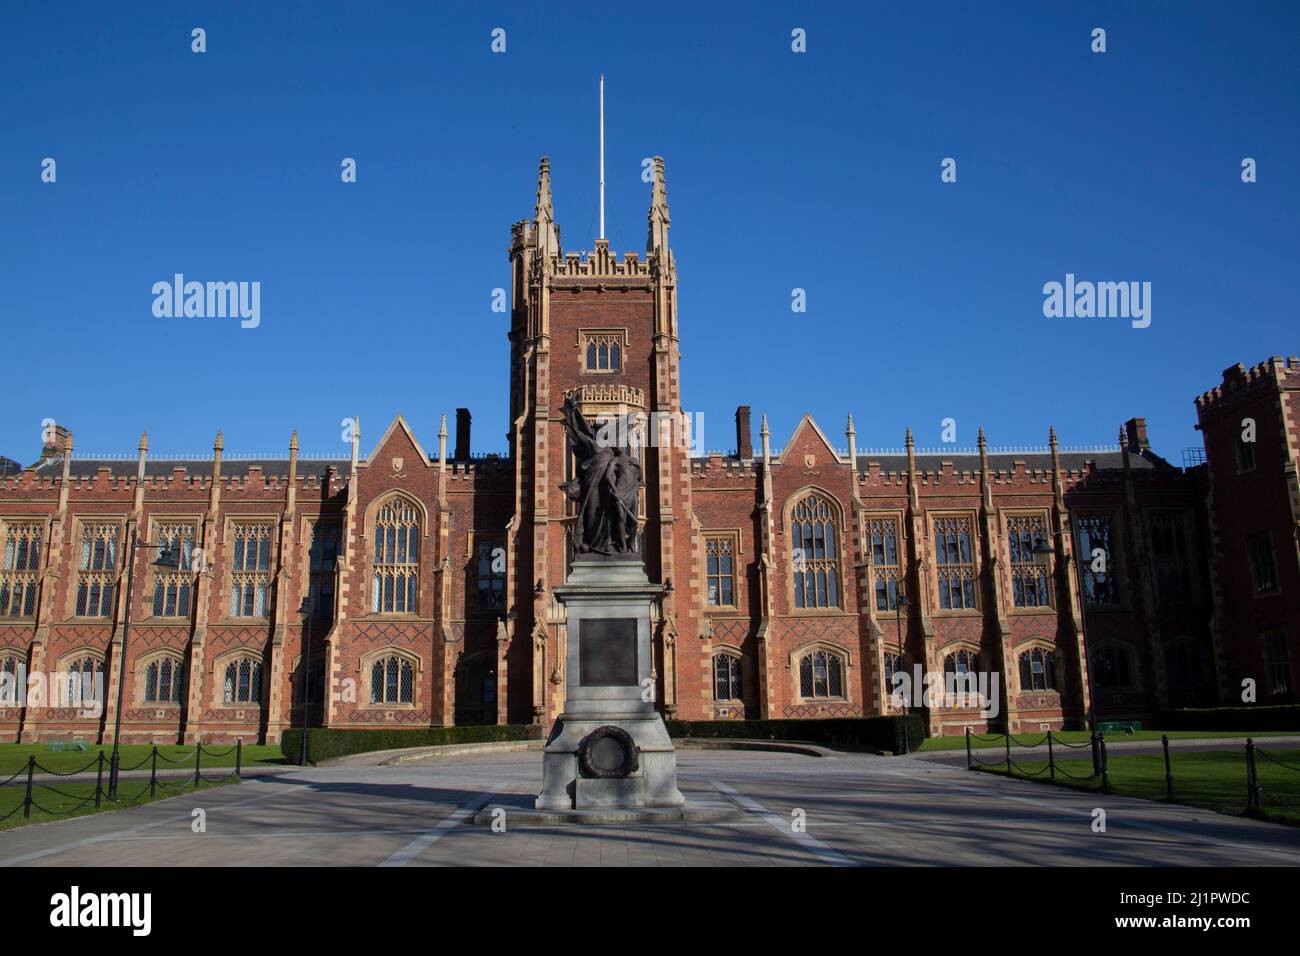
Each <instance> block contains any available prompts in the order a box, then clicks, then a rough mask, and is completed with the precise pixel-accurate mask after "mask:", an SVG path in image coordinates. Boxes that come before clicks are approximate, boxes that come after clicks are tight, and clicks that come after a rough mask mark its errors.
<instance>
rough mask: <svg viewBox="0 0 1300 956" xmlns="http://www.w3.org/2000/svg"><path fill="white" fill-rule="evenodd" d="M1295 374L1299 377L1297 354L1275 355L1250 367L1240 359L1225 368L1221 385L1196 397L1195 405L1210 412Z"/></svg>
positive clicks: (1270, 386)
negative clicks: (1284, 356)
mask: <svg viewBox="0 0 1300 956" xmlns="http://www.w3.org/2000/svg"><path fill="white" fill-rule="evenodd" d="M1293 377H1300V358H1298V357H1296V356H1294V355H1292V356H1290V357H1289V358H1283V357H1282V356H1280V355H1274V356H1273V357H1272V358H1270V359H1267V360H1265V361H1263V362H1260V363H1259V364H1258V365H1253V366H1251V367H1250V368H1246V366H1244V365H1242V364H1241V363H1240V362H1238V363H1237V364H1236V365H1233V366H1231V367H1229V368H1226V369H1224V370H1223V383H1222V384H1220V385H1216V386H1215V387H1214V388H1212V389H1210V390H1209V391H1208V392H1202V393H1201V394H1200V395H1198V396H1197V397H1196V407H1197V408H1198V409H1200V410H1203V411H1208V410H1210V409H1212V408H1214V407H1215V406H1216V405H1219V404H1221V403H1223V402H1225V401H1230V400H1234V399H1236V398H1238V397H1240V396H1244V395H1246V394H1249V393H1253V392H1256V391H1258V390H1260V389H1268V388H1274V387H1277V386H1278V385H1279V384H1282V383H1284V382H1286V381H1287V380H1289V379H1292V378H1293Z"/></svg>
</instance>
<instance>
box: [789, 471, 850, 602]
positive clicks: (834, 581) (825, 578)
mask: <svg viewBox="0 0 1300 956" xmlns="http://www.w3.org/2000/svg"><path fill="white" fill-rule="evenodd" d="M835 514H836V509H835V507H834V506H833V505H832V504H831V502H830V500H829V499H827V498H825V497H824V496H822V495H819V494H817V493H815V492H814V493H812V494H810V495H808V496H806V497H804V498H802V499H801V500H800V501H799V502H798V504H796V505H795V506H794V508H793V509H792V510H791V512H790V574H791V579H792V582H793V585H794V606H795V607H797V608H837V607H839V606H840V561H839V545H838V541H839V528H838V526H837V525H836V523H835Z"/></svg>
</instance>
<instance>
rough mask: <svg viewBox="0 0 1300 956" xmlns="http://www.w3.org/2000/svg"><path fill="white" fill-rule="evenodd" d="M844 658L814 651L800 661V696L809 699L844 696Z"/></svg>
mask: <svg viewBox="0 0 1300 956" xmlns="http://www.w3.org/2000/svg"><path fill="white" fill-rule="evenodd" d="M844 671H845V667H844V658H843V657H841V656H840V655H839V654H836V653H834V652H833V651H821V650H818V651H813V652H811V653H809V654H805V655H804V656H803V657H802V658H800V659H799V696H800V697H804V698H808V699H818V698H838V697H843V696H844Z"/></svg>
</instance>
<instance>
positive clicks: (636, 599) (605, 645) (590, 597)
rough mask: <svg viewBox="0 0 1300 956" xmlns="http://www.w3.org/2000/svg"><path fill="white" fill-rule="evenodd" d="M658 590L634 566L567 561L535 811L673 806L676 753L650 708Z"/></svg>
mask: <svg viewBox="0 0 1300 956" xmlns="http://www.w3.org/2000/svg"><path fill="white" fill-rule="evenodd" d="M661 593H662V588H661V587H660V586H659V585H657V584H651V583H650V580H649V578H647V577H646V574H645V569H644V567H643V566H642V563H641V559H640V558H638V557H631V556H629V557H614V558H606V557H588V556H582V557H579V558H577V559H576V560H575V561H574V562H573V569H572V571H571V572H570V575H569V581H568V583H567V584H564V585H561V586H559V587H557V588H556V589H555V596H556V598H557V599H558V600H560V601H561V602H563V604H564V606H565V610H566V613H567V619H568V645H567V651H568V659H567V666H566V668H565V670H566V681H565V686H566V697H565V703H564V713H562V714H561V715H560V716H559V718H558V719H557V720H556V722H555V726H554V727H553V728H551V735H550V737H549V738H548V739H547V741H546V747H545V749H544V751H543V754H542V778H543V783H542V792H541V793H540V794H539V795H538V797H537V800H536V804H535V807H536V809H537V810H573V811H584V810H611V809H615V810H621V809H637V808H643V807H645V808H650V807H680V806H682V805H684V804H685V803H686V798H685V797H683V796H682V794H681V791H679V790H678V789H677V754H676V751H674V749H673V743H672V741H671V740H670V739H669V738H668V728H666V727H665V726H664V722H663V718H662V717H660V716H659V713H658V712H657V711H656V710H655V709H654V683H653V680H652V678H651V677H650V669H651V663H652V657H651V653H652V651H651V642H650V612H651V609H652V607H653V605H654V602H655V601H656V600H657V599H658V598H659V596H660V594H661Z"/></svg>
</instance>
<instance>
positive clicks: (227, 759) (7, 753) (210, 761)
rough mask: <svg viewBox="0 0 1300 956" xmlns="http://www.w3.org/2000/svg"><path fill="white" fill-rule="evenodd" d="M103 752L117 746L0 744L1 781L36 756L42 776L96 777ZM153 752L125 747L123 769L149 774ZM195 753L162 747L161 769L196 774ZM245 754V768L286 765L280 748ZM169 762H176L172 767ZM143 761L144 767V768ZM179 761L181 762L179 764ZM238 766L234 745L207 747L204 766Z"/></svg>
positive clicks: (251, 747)
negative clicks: (75, 774) (74, 747)
mask: <svg viewBox="0 0 1300 956" xmlns="http://www.w3.org/2000/svg"><path fill="white" fill-rule="evenodd" d="M101 750H102V751H104V755H105V756H106V757H108V756H111V755H112V753H113V746H112V744H109V745H107V746H102V745H94V746H92V747H91V748H90V749H89V750H63V751H51V750H49V749H47V748H46V746H45V745H44V744H0V779H3V778H4V777H8V776H9V775H10V774H12V773H16V772H17V771H19V770H23V769H25V768H26V767H27V758H28V757H29V756H31V755H32V754H35V755H36V762H37V763H38V764H39V765H40V769H38V770H37V772H38V773H39V772H40V770H42V769H43V770H49V771H53V772H54V773H71V772H73V771H75V770H80V769H82V768H83V767H88V768H89V772H91V773H93V772H94V771H95V761H96V759H97V755H98V753H99V751H101ZM150 750H151V748H150V747H149V746H147V745H145V744H123V745H122V749H121V759H122V769H123V770H130V769H132V768H133V767H137V765H140V766H138V769H140V770H145V771H147V770H148V769H149V752H150ZM194 751H195V748H193V747H182V746H175V745H167V746H161V747H159V748H158V769H159V770H162V769H163V768H168V769H172V770H175V769H178V768H183V767H189V768H190V769H191V770H192V769H194ZM227 751H229V752H227ZM243 751H244V752H243V757H242V760H243V765H244V766H245V767H253V766H265V765H267V764H283V763H284V762H285V760H284V754H282V753H281V752H280V747H279V745H278V744H275V745H266V744H245V745H244V748H243ZM217 755H220V756H217ZM164 758H166V759H164ZM169 760H170V761H172V762H171V763H169V762H168V761H169ZM142 761H143V764H142V765H141V762H142ZM176 761H180V762H179V763H177V762H176ZM234 765H235V747H234V744H212V745H210V746H209V745H207V744H205V745H204V748H203V759H202V766H204V767H233V766H234ZM104 766H105V768H106V769H105V773H107V766H108V764H107V762H105V765H104ZM0 813H4V810H2V809H0Z"/></svg>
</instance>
